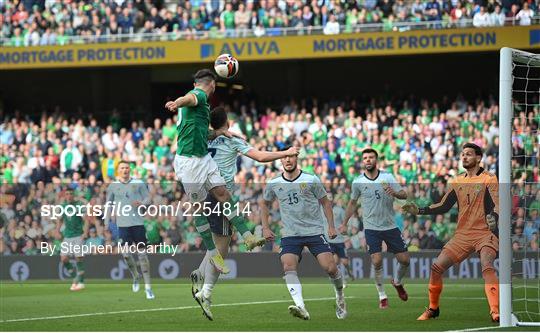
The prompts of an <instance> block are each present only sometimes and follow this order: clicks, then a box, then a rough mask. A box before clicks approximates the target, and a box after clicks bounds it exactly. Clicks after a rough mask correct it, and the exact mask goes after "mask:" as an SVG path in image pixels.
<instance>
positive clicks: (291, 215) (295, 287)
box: [261, 155, 347, 320]
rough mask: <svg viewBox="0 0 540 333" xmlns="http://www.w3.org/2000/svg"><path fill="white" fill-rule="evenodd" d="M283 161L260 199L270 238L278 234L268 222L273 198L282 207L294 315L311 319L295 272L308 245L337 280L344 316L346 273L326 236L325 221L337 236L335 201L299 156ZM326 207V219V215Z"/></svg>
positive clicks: (283, 260)
mask: <svg viewBox="0 0 540 333" xmlns="http://www.w3.org/2000/svg"><path fill="white" fill-rule="evenodd" d="M281 163H282V164H283V170H284V172H283V174H282V175H281V176H279V177H277V178H274V179H272V180H270V181H269V182H268V183H267V184H266V188H265V189H264V194H263V198H264V200H262V201H261V213H262V224H263V235H264V237H265V238H266V240H267V241H272V240H274V237H275V235H274V233H273V232H272V231H271V230H270V226H269V212H268V205H269V204H271V201H273V200H274V199H277V200H278V201H279V211H280V213H281V220H282V222H283V231H282V234H283V238H282V239H281V253H280V257H281V264H282V265H283V271H284V273H285V274H284V277H283V278H284V279H285V283H286V284H287V289H288V290H289V293H290V294H291V297H292V299H293V301H294V303H295V305H291V306H289V312H290V313H291V314H292V315H293V316H295V317H298V318H301V319H305V320H308V319H309V313H308V311H307V310H306V307H305V304H304V299H303V297H302V285H301V284H300V280H299V279H298V274H297V272H296V271H297V267H298V263H299V262H300V260H301V259H302V251H303V250H304V247H307V248H308V249H309V251H310V252H311V254H312V255H313V256H314V257H315V258H317V261H318V262H319V265H320V266H321V267H322V268H323V269H324V271H325V272H326V273H327V274H328V275H329V277H330V280H331V281H332V283H333V284H334V291H335V293H336V305H337V306H336V316H337V317H338V319H344V318H345V317H346V316H347V309H346V305H345V296H344V294H343V277H342V275H341V272H340V270H339V269H338V268H337V265H336V262H335V261H334V257H333V255H332V249H331V248H330V245H329V244H328V241H327V240H326V237H325V236H324V233H325V232H324V226H323V223H325V221H326V223H328V236H329V238H330V239H333V238H336V236H337V234H336V229H335V227H334V214H333V212H332V202H331V201H330V200H329V199H328V197H327V194H326V190H325V189H324V186H323V184H322V183H321V181H320V179H319V178H318V177H317V176H314V175H311V174H308V173H305V172H303V171H302V170H300V169H299V168H298V156H296V155H294V156H287V157H285V158H282V159H281ZM321 206H322V208H323V209H322V210H321ZM323 210H324V215H325V216H326V219H325V218H324V216H323Z"/></svg>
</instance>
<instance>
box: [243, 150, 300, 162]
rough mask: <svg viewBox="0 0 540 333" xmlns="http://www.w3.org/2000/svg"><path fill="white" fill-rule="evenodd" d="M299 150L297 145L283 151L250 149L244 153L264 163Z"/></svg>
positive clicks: (294, 153)
mask: <svg viewBox="0 0 540 333" xmlns="http://www.w3.org/2000/svg"><path fill="white" fill-rule="evenodd" d="M299 152H300V150H299V149H298V147H291V148H289V149H287V150H285V151H261V150H258V149H250V150H249V151H248V152H247V153H245V154H244V155H246V156H247V157H249V158H251V159H253V160H255V161H257V162H261V163H266V162H272V161H275V160H279V159H280V158H285V157H287V156H293V155H298V153H299Z"/></svg>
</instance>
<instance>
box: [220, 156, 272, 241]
mask: <svg viewBox="0 0 540 333" xmlns="http://www.w3.org/2000/svg"><path fill="white" fill-rule="evenodd" d="M214 164H215V163H214ZM215 170H216V172H217V173H219V171H218V169H217V166H216V168H215ZM210 193H212V195H213V196H214V197H215V198H216V199H217V200H218V201H219V202H220V203H221V204H222V213H223V215H225V217H226V218H227V219H228V220H229V221H230V222H231V224H232V225H233V226H234V228H235V229H236V230H237V231H238V232H239V233H240V234H241V235H242V237H243V238H244V243H245V244H246V247H247V249H248V250H252V249H254V248H255V247H257V246H262V245H264V243H265V239H264V238H262V237H257V236H254V235H253V234H252V233H251V231H250V230H249V227H248V225H247V222H248V220H247V219H246V218H245V217H243V216H242V215H241V214H240V210H239V208H238V202H237V201H236V200H235V199H234V198H233V197H232V196H231V194H230V193H229V191H228V190H227V188H226V187H225V186H216V187H213V188H212V189H211V190H210Z"/></svg>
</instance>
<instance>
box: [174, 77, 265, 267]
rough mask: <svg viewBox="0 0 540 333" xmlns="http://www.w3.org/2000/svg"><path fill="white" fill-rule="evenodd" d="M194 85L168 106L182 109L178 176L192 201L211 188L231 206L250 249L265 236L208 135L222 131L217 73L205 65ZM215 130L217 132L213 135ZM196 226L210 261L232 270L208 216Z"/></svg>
mask: <svg viewBox="0 0 540 333" xmlns="http://www.w3.org/2000/svg"><path fill="white" fill-rule="evenodd" d="M194 81H195V82H194V83H193V85H194V89H193V90H191V91H189V92H188V93H187V94H186V95H184V96H182V97H179V98H178V99H176V100H175V101H169V102H167V103H166V104H165V107H166V108H167V109H168V110H169V111H171V112H178V120H177V134H178V138H177V148H176V156H175V158H174V171H175V173H176V177H177V179H178V180H180V181H181V182H182V184H183V186H184V189H185V191H186V194H187V195H188V197H189V200H190V201H191V202H197V203H202V202H204V201H205V199H206V196H207V194H208V192H210V193H211V194H212V196H213V197H214V198H216V200H217V201H219V202H220V203H221V204H223V205H224V204H226V205H227V206H228V207H230V208H231V209H227V210H225V209H224V210H223V211H224V212H226V213H227V214H226V216H225V217H226V218H227V219H228V220H229V221H230V222H231V224H232V225H233V226H234V227H235V228H236V230H238V232H240V234H241V235H242V237H243V238H244V242H245V244H246V247H247V249H248V250H251V249H253V248H255V247H256V246H261V245H264V238H260V237H256V236H254V235H253V234H252V233H251V231H250V230H249V227H248V226H247V222H248V221H247V219H246V218H244V217H243V216H241V215H240V214H238V213H239V212H238V209H233V207H237V206H238V202H236V201H235V200H234V199H233V198H232V196H231V194H230V193H229V191H227V188H226V187H225V180H224V179H223V177H222V176H221V175H220V173H219V169H218V166H217V164H216V162H215V161H214V160H213V159H212V157H211V156H210V155H209V154H208V139H209V137H212V136H214V137H215V136H216V135H217V134H219V133H209V129H208V127H209V123H210V105H209V103H208V99H209V97H210V96H211V95H212V94H213V93H214V91H215V89H216V75H215V74H214V73H213V72H212V71H210V70H208V69H201V70H199V71H198V72H197V73H195V75H194ZM212 134H213V135H212ZM223 207H225V206H223ZM195 227H196V228H197V231H198V232H199V234H200V235H201V237H202V239H203V242H204V245H205V246H206V248H207V250H208V251H210V252H211V254H212V257H211V258H210V260H209V261H210V263H212V264H213V265H214V266H215V268H216V269H217V270H218V271H219V272H221V273H228V272H229V269H228V268H227V266H226V265H225V261H224V260H223V257H222V256H221V254H220V253H219V251H218V250H217V249H216V245H215V244H214V241H213V239H212V232H211V230H210V225H209V223H208V220H207V219H206V218H205V217H204V216H197V217H195Z"/></svg>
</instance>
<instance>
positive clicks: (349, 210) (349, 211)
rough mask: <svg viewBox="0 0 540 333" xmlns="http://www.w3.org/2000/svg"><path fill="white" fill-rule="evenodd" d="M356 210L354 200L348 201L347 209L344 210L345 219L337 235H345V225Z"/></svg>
mask: <svg viewBox="0 0 540 333" xmlns="http://www.w3.org/2000/svg"><path fill="white" fill-rule="evenodd" d="M356 208H357V202H356V200H355V199H351V200H349V203H348V204H347V208H346V209H345V218H344V219H343V223H342V224H341V226H340V227H339V233H341V234H343V235H345V234H346V233H347V229H348V228H347V225H348V224H349V220H350V219H351V217H352V216H353V214H354V211H355V210H356Z"/></svg>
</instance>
